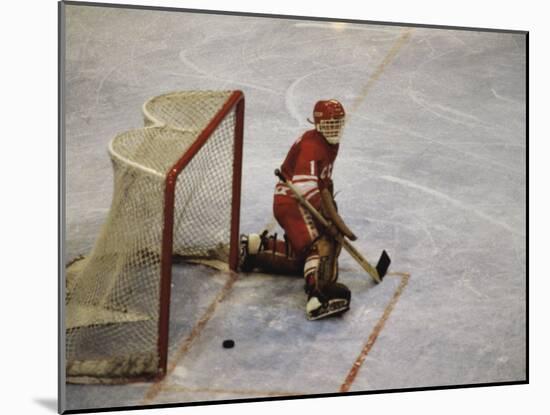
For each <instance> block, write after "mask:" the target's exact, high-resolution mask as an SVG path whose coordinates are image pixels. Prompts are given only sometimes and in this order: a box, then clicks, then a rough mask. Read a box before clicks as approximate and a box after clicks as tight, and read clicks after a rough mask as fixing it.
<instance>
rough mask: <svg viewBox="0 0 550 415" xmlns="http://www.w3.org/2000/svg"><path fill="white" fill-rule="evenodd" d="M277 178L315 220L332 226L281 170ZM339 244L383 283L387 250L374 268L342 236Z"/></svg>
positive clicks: (375, 278) (386, 264)
mask: <svg viewBox="0 0 550 415" xmlns="http://www.w3.org/2000/svg"><path fill="white" fill-rule="evenodd" d="M275 176H277V177H278V178H279V179H280V180H281V181H282V182H283V183H285V184H286V185H287V186H288V187H289V188H290V190H291V191H292V193H294V195H295V196H296V198H297V199H298V201H299V202H300V203H301V204H302V205H303V206H304V207H305V208H306V209H307V210H308V211H309V212H310V213H311V214H312V215H313V216H314V217H315V219H316V220H317V221H318V222H319V223H320V224H321V225H322V226H323V227H325V228H328V227H329V226H330V223H329V222H328V221H327V220H326V219H325V217H324V216H323V215H321V213H319V211H318V210H317V209H315V208H314V207H313V206H312V205H311V203H309V202H308V201H307V200H306V199H305V198H304V197H303V196H302V195H301V194H300V192H299V191H298V189H296V187H295V186H294V185H293V184H292V183H291V182H290V181H288V180H287V179H286V177H285V176H284V175H283V173H282V172H281V171H280V170H279V169H276V170H275ZM337 239H338V242H340V243H341V244H342V246H343V248H344V249H345V250H346V251H348V253H349V254H350V255H351V257H352V258H353V259H355V260H356V261H357V262H358V263H359V265H361V267H362V268H363V269H364V270H365V271H367V273H368V274H369V275H370V276H371V277H372V279H373V280H374V281H376V283H380V282H381V281H382V278H384V276H385V275H386V272H387V271H388V268H389V266H390V262H391V260H390V257H389V256H388V254H387V252H386V251H385V250H383V251H382V254H381V255H380V259H379V260H378V264H376V268H375V267H373V266H372V265H371V264H370V263H369V261H367V260H366V259H365V258H364V257H363V255H361V254H360V253H359V252H358V251H357V249H355V247H354V246H353V245H352V244H351V243H350V242H349V241H348V240H347V239H346V238H345V237H344V236H343V235H341V234H339V236H338V237H337Z"/></svg>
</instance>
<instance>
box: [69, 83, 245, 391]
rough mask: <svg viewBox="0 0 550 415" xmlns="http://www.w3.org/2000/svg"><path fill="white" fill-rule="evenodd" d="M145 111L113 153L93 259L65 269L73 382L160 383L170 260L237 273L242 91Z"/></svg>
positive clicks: (192, 96)
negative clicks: (109, 190) (107, 204)
mask: <svg viewBox="0 0 550 415" xmlns="http://www.w3.org/2000/svg"><path fill="white" fill-rule="evenodd" d="M143 113H144V118H145V125H146V127H145V128H141V129H137V130H132V131H127V132H124V133H122V134H119V135H117V136H116V137H115V138H114V139H113V140H112V141H111V143H110V145H109V155H110V157H111V160H112V165H113V172H114V190H113V200H112V204H111V208H110V211H109V214H108V217H107V219H106V222H105V223H104V225H103V227H102V229H101V231H100V234H99V236H98V238H97V239H96V242H95V244H94V247H93V249H92V251H91V252H90V254H89V255H87V256H86V257H85V258H83V259H81V260H79V261H75V262H74V263H73V264H71V265H70V266H69V267H68V268H67V272H66V298H65V316H66V317H65V325H66V327H65V330H66V331H65V333H66V359H67V364H66V373H67V381H69V382H76V383H120V382H128V381H131V380H144V379H151V378H161V377H162V376H163V375H164V374H165V371H166V362H167V350H168V316H169V301H170V283H171V269H172V260H173V256H174V255H177V256H180V257H183V258H185V259H187V260H190V261H199V262H206V263H209V264H210V265H213V266H216V267H218V268H225V269H233V270H234V269H235V268H236V266H237V261H238V227H239V208H240V206H239V204H240V177H241V160H242V132H243V118H244V97H243V95H242V93H241V92H240V91H234V92H232V91H224V92H205V91H193V92H177V93H171V94H166V95H161V96H159V97H155V98H152V99H150V100H149V101H147V102H146V103H145V104H144V106H143Z"/></svg>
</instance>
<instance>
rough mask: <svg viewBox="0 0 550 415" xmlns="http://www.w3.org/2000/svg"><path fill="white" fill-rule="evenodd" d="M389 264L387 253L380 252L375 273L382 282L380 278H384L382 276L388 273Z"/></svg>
mask: <svg viewBox="0 0 550 415" xmlns="http://www.w3.org/2000/svg"><path fill="white" fill-rule="evenodd" d="M390 263H391V259H390V257H389V256H388V253H387V252H386V251H385V250H384V251H382V255H380V259H379V260H378V264H376V271H378V276H379V277H380V281H382V278H384V275H386V272H388V268H389V267H390Z"/></svg>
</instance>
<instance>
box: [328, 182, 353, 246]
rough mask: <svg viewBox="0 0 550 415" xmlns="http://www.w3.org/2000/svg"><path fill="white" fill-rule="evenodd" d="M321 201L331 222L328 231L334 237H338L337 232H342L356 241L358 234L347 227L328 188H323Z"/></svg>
mask: <svg viewBox="0 0 550 415" xmlns="http://www.w3.org/2000/svg"><path fill="white" fill-rule="evenodd" d="M321 203H322V212H323V216H324V217H325V218H327V219H328V220H329V221H330V222H331V226H330V227H329V228H328V229H327V231H328V233H329V234H330V235H331V236H333V237H336V236H337V235H336V234H337V233H341V234H342V235H344V236H346V237H347V238H348V239H350V240H351V241H355V240H356V239H357V236H355V234H354V233H353V232H352V231H351V229H350V228H348V227H347V225H346V224H345V222H344V220H343V219H342V217H341V216H340V215H339V213H338V210H337V208H336V204H335V203H334V199H333V197H332V193H331V192H330V191H329V190H328V189H323V190H321Z"/></svg>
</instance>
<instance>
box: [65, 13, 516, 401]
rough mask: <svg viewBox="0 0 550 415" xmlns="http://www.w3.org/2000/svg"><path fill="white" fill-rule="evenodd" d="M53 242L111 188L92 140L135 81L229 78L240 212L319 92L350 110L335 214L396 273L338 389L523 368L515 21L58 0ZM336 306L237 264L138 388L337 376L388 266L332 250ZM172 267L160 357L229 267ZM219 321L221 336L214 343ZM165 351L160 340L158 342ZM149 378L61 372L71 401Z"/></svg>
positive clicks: (264, 210)
mask: <svg viewBox="0 0 550 415" xmlns="http://www.w3.org/2000/svg"><path fill="white" fill-rule="evenodd" d="M66 12H67V13H66V16H67V25H66V27H67V42H66V51H67V53H66V56H67V61H66V133H67V134H66V150H67V151H66V184H67V185H66V206H67V214H66V230H67V232H66V249H67V260H69V259H70V258H73V257H74V256H76V255H78V254H85V253H87V252H88V251H89V250H90V249H91V247H92V244H93V242H94V240H95V237H96V235H97V233H98V231H99V227H100V225H101V223H102V222H103V220H104V219H105V217H106V214H107V212H108V209H109V205H110V201H111V192H112V172H111V165H110V161H109V158H108V155H107V143H108V142H109V140H110V139H111V138H112V137H113V136H114V135H115V134H117V133H120V132H121V131H125V130H127V129H130V128H135V127H139V126H141V125H142V116H141V112H140V110H141V105H142V104H143V102H145V100H146V99H148V98H149V97H151V96H154V95H159V94H161V93H164V92H169V91H173V90H185V89H242V90H243V91H244V93H245V96H246V121H245V124H246V126H245V152H244V166H243V185H242V188H243V192H242V211H241V230H242V231H243V232H251V231H259V230H261V229H262V228H263V227H264V226H265V225H266V224H267V223H269V222H270V221H271V218H272V216H271V215H272V213H271V208H272V189H273V186H274V183H275V177H274V176H273V170H274V169H275V168H276V167H279V165H280V163H281V161H282V160H283V158H284V156H285V154H286V151H287V150H288V148H289V146H290V145H291V143H292V142H293V141H294V140H295V139H296V138H297V136H298V135H299V134H300V133H301V132H302V131H303V130H304V129H306V128H309V124H308V123H307V122H306V118H307V117H309V116H310V112H311V109H312V105H313V104H314V102H315V101H316V100H318V99H322V98H337V99H339V100H341V101H342V103H343V104H344V106H345V108H346V109H347V111H348V122H347V125H346V130H345V134H344V139H343V141H342V145H341V151H340V154H339V157H338V159H337V162H336V165H335V169H334V180H335V184H336V189H337V191H338V192H339V193H338V196H337V200H338V203H339V207H340V211H341V214H342V216H343V217H344V218H345V220H346V222H347V223H348V224H349V226H350V227H351V228H352V229H353V230H354V232H355V233H356V234H357V235H359V240H358V241H357V243H356V244H355V245H356V247H357V248H358V249H359V250H360V251H361V252H364V253H365V255H366V256H367V257H368V259H369V260H371V261H373V262H374V261H376V259H377V257H378V255H379V254H380V252H381V250H382V249H386V250H387V251H388V253H389V254H390V256H391V258H392V266H391V269H390V271H394V272H396V271H397V272H406V273H410V275H411V277H410V280H409V283H408V285H407V287H406V288H405V289H404V291H403V293H402V295H401V296H400V297H399V300H398V302H397V303H396V306H395V309H394V310H393V312H392V313H391V315H390V316H389V319H388V320H387V321H386V323H385V325H384V327H383V330H382V331H381V332H380V334H379V336H378V338H377V339H376V343H375V344H374V346H373V347H372V349H371V350H370V352H369V354H368V356H367V358H366V360H365V361H364V363H363V365H362V367H361V370H360V371H359V373H358V375H357V377H356V378H355V380H354V382H353V384H352V385H351V390H363V391H364V390H379V389H394V388H408V387H422V386H437V385H448V384H451V385H456V384H470V383H483V382H503V381H520V380H524V379H525V378H526V360H525V358H526V350H525V345H526V336H525V334H526V328H525V325H526V309H525V305H526V298H525V295H526V235H525V230H526V206H525V202H526V135H525V130H526V111H525V99H526V90H525V76H526V74H525V59H526V56H525V54H526V51H525V38H524V36H523V35H521V34H511V33H489V32H475V31H456V30H441V29H421V28H402V27H394V26H379V25H357V24H354V25H351V24H341V23H340V24H336V23H330V22H314V21H297V20H285V19H266V18H253V17H235V16H217V15H205V14H200V15H195V14H190V13H175V12H170V13H169V12H159V11H139V10H124V9H111V8H109V9H108V8H98V7H84V6H76V5H71V6H67V7H66ZM341 267H342V271H341V280H342V281H343V282H344V283H346V284H347V285H349V286H350V288H351V290H352V293H353V294H352V295H353V297H352V308H351V310H350V311H349V312H348V313H347V314H346V315H345V316H344V317H343V318H337V319H332V320H327V321H318V322H308V321H306V319H305V317H304V313H305V312H304V306H305V297H304V294H303V291H302V286H303V283H302V281H301V280H300V279H296V278H288V277H276V276H266V275H260V274H250V275H242V276H241V277H240V279H239V280H238V281H237V283H236V284H235V286H234V288H233V290H232V291H231V292H230V293H229V294H228V296H227V297H226V299H225V300H224V301H223V302H222V303H220V304H219V305H218V308H217V309H216V312H215V313H214V315H213V316H212V318H211V319H210V320H209V322H208V323H207V324H206V326H205V328H204V330H203V331H202V332H201V334H200V336H199V337H197V338H196V339H195V340H194V342H193V343H192V345H191V347H190V348H189V350H188V352H187V353H185V354H184V355H183V356H182V357H181V359H180V360H179V361H178V362H176V363H177V364H176V367H175V370H174V371H173V372H172V373H171V374H170V375H169V376H168V378H167V379H166V382H165V384H164V385H163V388H162V389H161V391H160V392H159V393H157V394H156V395H155V396H154V397H153V398H152V399H150V400H149V401H147V402H148V403H159V402H189V401H204V400H219V399H236V398H250V397H262V396H278V395H289V394H310V393H334V392H338V391H339V388H340V386H341V384H342V383H343V382H344V380H345V378H346V375H347V374H348V372H349V370H350V369H351V367H352V365H353V363H354V362H355V359H356V358H357V356H358V355H359V354H360V352H361V350H362V349H363V347H364V345H365V343H366V342H367V339H368V338H369V335H370V334H371V333H372V330H373V328H374V327H375V325H376V324H377V322H378V321H379V319H380V318H381V316H382V314H383V312H384V309H385V308H386V306H387V305H388V303H389V302H390V300H391V298H392V296H393V295H394V293H395V290H396V287H397V286H398V284H399V281H400V277H399V276H388V277H387V278H386V280H385V281H384V282H383V284H381V285H377V286H375V285H373V283H372V282H371V281H370V280H369V278H368V276H366V275H365V274H364V272H363V271H361V269H360V268H359V266H358V265H357V264H355V263H354V262H353V260H352V259H351V258H350V257H349V256H347V254H345V253H343V254H342V256H341ZM227 278H229V277H228V276H227V275H226V274H223V273H217V272H214V271H210V270H208V269H206V268H204V267H201V266H189V267H181V268H180V267H178V268H177V269H176V270H175V276H174V285H175V287H177V288H175V289H174V300H173V304H172V309H171V312H172V315H173V316H174V318H173V321H172V323H171V324H172V326H171V337H170V350H171V356H174V353H176V351H177V350H178V347H179V345H180V344H181V343H182V342H183V341H184V340H185V339H186V338H187V337H188V336H189V334H190V332H191V330H192V329H193V327H194V326H195V324H196V322H197V321H198V320H199V319H200V318H201V316H202V315H203V313H204V312H205V310H206V309H207V308H208V306H209V304H210V303H211V302H212V301H213V300H214V299H215V298H216V295H217V293H218V292H219V290H220V289H221V287H223V285H224V284H225V282H226V280H227ZM226 338H232V339H234V340H235V342H236V345H235V347H234V348H233V349H223V348H222V347H221V342H222V341H223V340H224V339H226ZM169 359H170V357H169ZM149 388H150V385H148V384H138V385H131V386H117V387H93V386H74V385H71V386H69V387H68V391H67V397H68V405H69V408H83V407H95V406H121V405H131V404H136V403H140V402H143V399H144V396H145V393H146V392H147V391H148V390H149Z"/></svg>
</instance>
